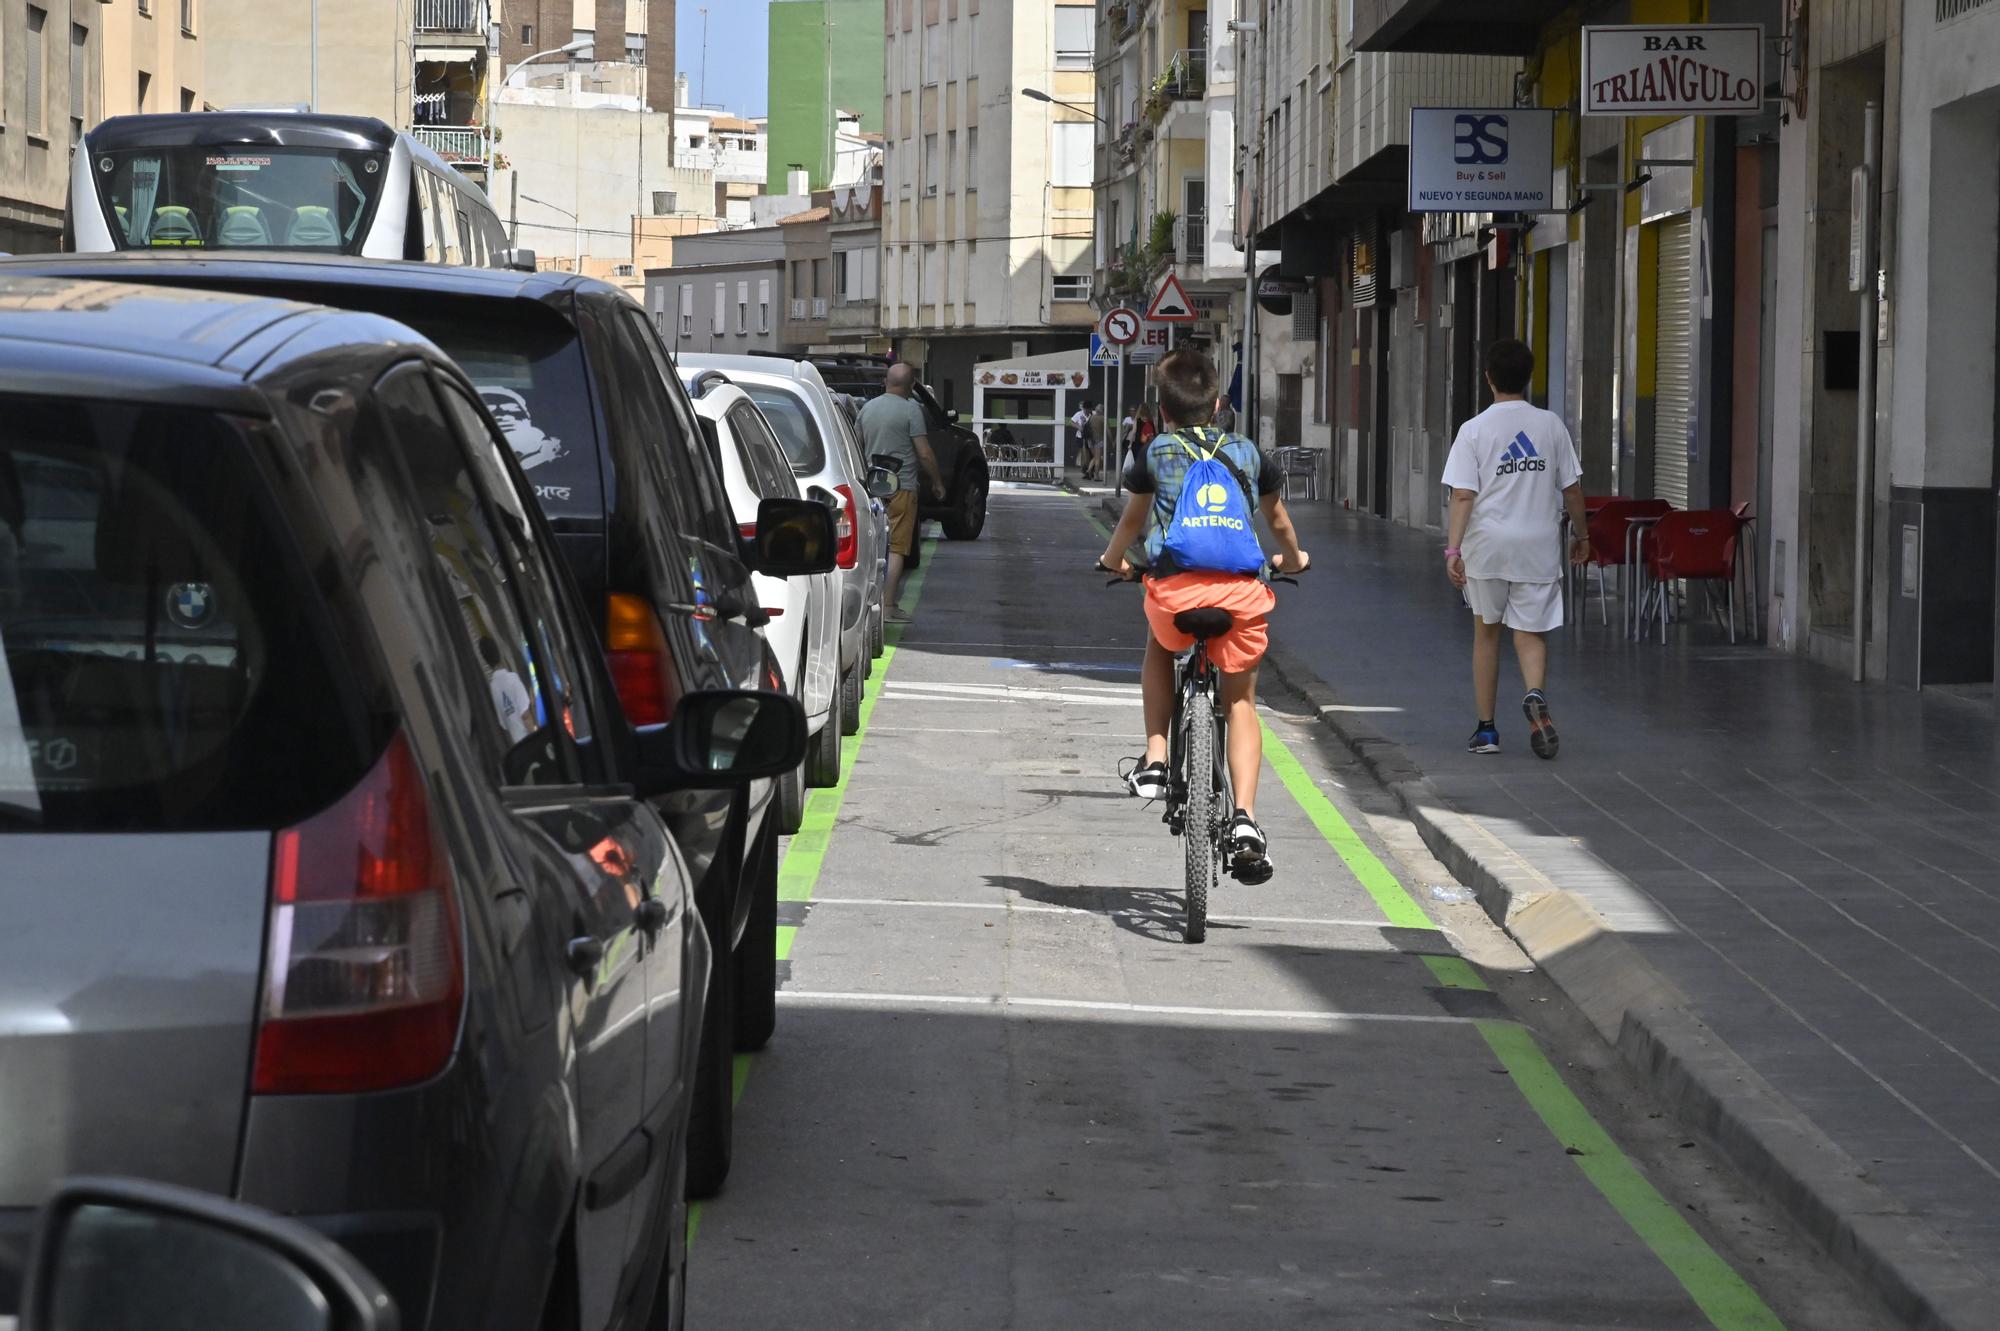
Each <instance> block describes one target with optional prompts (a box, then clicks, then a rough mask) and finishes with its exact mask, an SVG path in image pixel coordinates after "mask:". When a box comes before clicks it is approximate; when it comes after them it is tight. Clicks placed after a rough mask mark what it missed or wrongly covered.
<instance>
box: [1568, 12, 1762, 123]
mask: <svg viewBox="0 0 2000 1331" xmlns="http://www.w3.org/2000/svg"><path fill="white" fill-rule="evenodd" d="M1763 108H1764V29H1763V28H1762V27H1761V26H1760V25H1758V24H1755V23H1745V24H1737V25H1730V24H1710V23H1692V24H1681V25H1678V26H1672V27H1636V26H1632V27H1616V28H1585V29H1584V30H1583V113H1584V114H1585V115H1587V116H1654V115H1742V114H1755V113H1756V112H1758V111H1761V110H1763Z"/></svg>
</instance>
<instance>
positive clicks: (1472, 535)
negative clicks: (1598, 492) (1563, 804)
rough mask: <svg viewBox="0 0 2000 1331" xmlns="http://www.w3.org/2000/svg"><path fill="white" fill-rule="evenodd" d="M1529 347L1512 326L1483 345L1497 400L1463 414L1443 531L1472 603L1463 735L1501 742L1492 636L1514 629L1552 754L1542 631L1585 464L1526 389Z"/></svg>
mask: <svg viewBox="0 0 2000 1331" xmlns="http://www.w3.org/2000/svg"><path fill="white" fill-rule="evenodd" d="M1534 373H1535V353H1534V352H1532V351H1530V350H1529V349H1528V347H1527V345H1526V344H1525V343H1522V342H1520V341H1517V340H1516V339H1514V338H1511V337H1508V338H1501V339H1500V340H1499V341H1497V342H1495V343H1493V344H1492V345H1491V346H1490V347H1488V348H1487V349H1486V384H1487V387H1488V388H1490V389H1491V390H1492V392H1493V405H1492V406H1490V407H1488V408H1487V409H1486V410H1485V411H1482V412H1480V413H1479V415H1477V416H1475V417H1473V418H1472V419H1471V420H1469V421H1467V422H1466V423H1465V425H1464V427H1463V428H1462V429H1460V430H1459V432H1458V438H1457V439H1455V440H1454V441H1453V442H1452V445H1451V454H1450V456H1449V457H1447V458H1446V459H1445V464H1444V483H1445V485H1446V486H1448V487H1450V489H1451V534H1450V537H1449V539H1448V541H1447V542H1446V545H1445V552H1444V557H1445V573H1446V576H1447V577H1449V578H1450V579H1451V583H1452V585H1453V586H1454V587H1457V588H1459V589H1460V590H1461V591H1463V592H1464V593H1465V601H1466V604H1467V605H1468V606H1470V607H1471V609H1472V616H1473V618H1472V628H1473V641H1472V692H1473V698H1474V701H1475V702H1476V703H1477V704H1478V710H1479V725H1478V727H1477V728H1476V729H1474V731H1473V732H1472V740H1471V742H1470V743H1469V744H1468V745H1467V746H1466V747H1467V749H1468V750H1469V751H1471V752H1473V753H1498V752H1500V730H1499V726H1498V724H1497V723H1496V721H1495V720H1494V710H1495V706H1494V704H1495V700H1496V699H1497V698H1498V696H1499V692H1500V638H1501V630H1502V629H1503V628H1510V629H1512V630H1514V659H1515V661H1516V662H1517V663H1518V664H1519V665H1520V667H1521V680H1522V683H1523V684H1525V685H1526V687H1527V693H1526V695H1525V696H1524V697H1523V698H1522V699H1521V710H1522V711H1523V712H1524V713H1525V714H1526V715H1527V718H1528V743H1529V745H1530V747H1532V748H1533V749H1534V751H1535V754H1536V756H1537V757H1541V758H1553V757H1555V756H1556V748H1557V738H1556V723H1555V718H1554V717H1553V716H1552V715H1550V712H1549V699H1548V694H1547V692H1546V688H1547V683H1548V666H1549V653H1548V643H1547V641H1546V640H1545V639H1544V637H1543V635H1544V634H1546V633H1549V632H1551V631H1553V630H1555V629H1558V628H1561V627H1562V622H1563V604H1562V557H1561V553H1560V550H1559V540H1558V536H1557V531H1558V528H1557V521H1558V519H1559V518H1560V516H1561V514H1562V511H1563V509H1564V508H1565V507H1567V508H1568V510H1569V523H1570V530H1571V531H1573V532H1575V533H1577V539H1576V540H1575V541H1573V542H1572V543H1571V545H1570V550H1569V557H1570V562H1572V563H1577V564H1580V563H1583V562H1584V561H1585V560H1586V559H1588V558H1589V557H1590V539H1589V537H1588V535H1587V534H1586V532H1587V530H1588V529H1587V527H1586V526H1585V522H1584V512H1583V471H1582V468H1581V467H1580V466H1579V465H1578V463H1577V459H1576V445H1575V444H1574V443H1573V442H1572V441H1571V440H1570V437H1569V430H1568V428H1567V427H1565V426H1564V425H1563V423H1562V418H1561V417H1559V416H1557V415H1556V414H1555V413H1554V412H1549V411H1543V410H1542V409H1541V408H1540V407H1537V406H1534V405H1532V404H1531V403H1529V401H1528V400H1527V396H1526V394H1527V391H1528V383H1529V381H1530V380H1531V379H1532V378H1533V377H1534Z"/></svg>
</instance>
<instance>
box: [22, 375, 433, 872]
mask: <svg viewBox="0 0 2000 1331" xmlns="http://www.w3.org/2000/svg"><path fill="white" fill-rule="evenodd" d="M43 387H44V388H46V385H43ZM0 418H4V419H5V420H6V421H7V430H6V433H5V434H4V436H0V475H4V476H6V477H7V478H8V484H7V494H8V503H7V505H6V510H7V516H6V517H5V518H4V519H0V707H4V709H5V711H6V713H7V717H8V720H7V732H6V739H5V740H4V741H0V821H4V822H7V823H9V824H18V825H20V826H21V827H22V828H24V829H27V828H32V829H34V830H35V831H41V832H113V831H115V832H153V831H174V832H194V831H211V830H224V829H229V830H239V831H240V830H247V829H251V828H276V827H283V826H286V825H288V824H291V823H294V822H297V821H299V820H300V819H302V818H305V817H307V816H309V815H311V814H312V813H313V812H315V811H317V810H319V809H323V808H325V807H326V806H327V805H328V804H329V803H331V802H332V801H333V800H334V799H335V798H337V797H338V796H339V795H341V794H342V793H344V792H346V791H347V790H349V789H351V788H352V787H353V786H354V785H355V784H356V783H358V782H359V781H360V779H361V777H362V776H363V774H365V773H366V772H367V771H368V769H369V767H370V766H371V765H372V763H373V762H374V759H375V757H376V756H377V754H378V753H379V752H380V749H381V746H382V744H383V743H384V742H386V741H387V739H388V736H389V732H390V731H391V730H392V729H393V727H394V725H395V722H394V719H393V717H392V716H391V714H390V712H391V708H390V705H389V700H388V698H387V696H386V694H385V692H384V689H383V685H382V681H381V680H380V679H379V678H378V673H379V672H378V670H377V667H376V665H375V654H374V653H373V652H371V651H368V650H365V649H364V650H354V647H353V644H354V643H355V642H356V641H357V638H358V639H359V640H360V641H366V640H367V629H366V627H365V623H358V622H357V621H356V620H355V619H354V617H353V616H352V615H351V614H349V613H348V609H349V607H350V606H351V605H352V604H353V602H352V599H351V597H349V596H348V595H346V594H345V593H344V592H343V591H341V590H340V589H339V588H337V587H333V586H330V585H328V584H326V583H323V582H321V581H320V580H318V579H317V578H316V576H315V573H314V570H315V569H319V568H321V567H335V566H337V565H338V563H339V560H340V554H339V553H338V551H337V550H335V549H334V548H333V541H332V540H331V539H330V534H329V533H328V532H327V531H326V530H325V527H324V525H323V521H322V519H321V518H320V516H319V514H318V513H317V511H316V510H315V509H314V507H313V506H312V505H310V504H307V505H304V506H299V505H297V504H295V503H287V502H285V500H284V498H283V496H285V495H287V494H288V493H289V490H288V489H287V488H280V487H278V486H277V485H275V484H267V483H266V482H265V481H264V479H263V478H264V477H265V476H266V475H267V472H266V470H265V466H264V465H263V461H260V460H268V459H269V458H271V457H274V456H277V454H278V453H279V451H280V450H281V444H280V442H279V441H278V440H276V439H265V440H260V441H255V442H253V441H251V440H249V439H246V438H245V437H244V431H245V430H246V429H254V428H257V427H254V426H248V425H247V424H246V423H242V422H237V421H232V420H230V419H229V418H226V417H222V416H218V415H215V414H212V413H210V412H207V411H199V410H192V409H188V408H182V407H164V406H153V405H143V406H142V405H135V404H125V403H112V402H96V401H88V400H83V399H77V398H69V397H54V396H46V395H41V394H38V395H36V396H32V397H18V398H15V397H0ZM112 533H116V539H109V537H110V536H111V534H112Z"/></svg>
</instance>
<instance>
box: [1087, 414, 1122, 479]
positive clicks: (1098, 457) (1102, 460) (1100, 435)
mask: <svg viewBox="0 0 2000 1331" xmlns="http://www.w3.org/2000/svg"><path fill="white" fill-rule="evenodd" d="M1090 448H1091V452H1092V453H1093V454H1094V455H1095V459H1094V460H1095V461H1096V463H1097V479H1098V480H1100V481H1101V480H1103V479H1104V477H1105V471H1106V466H1107V464H1109V465H1114V466H1115V465H1116V463H1117V459H1116V458H1114V457H1113V456H1112V451H1111V437H1110V436H1109V435H1107V434H1105V433H1104V404H1103V403H1102V402H1093V403H1091V404H1090Z"/></svg>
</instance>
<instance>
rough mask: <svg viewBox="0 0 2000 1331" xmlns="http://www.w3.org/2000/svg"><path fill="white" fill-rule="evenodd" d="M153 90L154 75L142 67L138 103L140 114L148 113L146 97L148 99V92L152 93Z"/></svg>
mask: <svg viewBox="0 0 2000 1331" xmlns="http://www.w3.org/2000/svg"><path fill="white" fill-rule="evenodd" d="M152 91H153V76H152V75H151V74H148V73H147V72H146V71H145V70H143V69H142V70H140V71H139V99H138V103H137V105H138V108H139V114H140V115H145V114H146V111H147V109H148V108H147V106H146V99H147V95H148V94H150V93H151V92H152Z"/></svg>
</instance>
